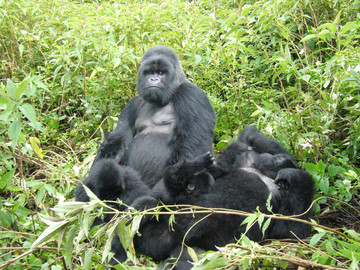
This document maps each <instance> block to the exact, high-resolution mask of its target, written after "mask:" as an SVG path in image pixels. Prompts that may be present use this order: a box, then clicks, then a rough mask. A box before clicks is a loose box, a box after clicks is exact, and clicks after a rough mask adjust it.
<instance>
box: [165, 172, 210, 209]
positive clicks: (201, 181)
mask: <svg viewBox="0 0 360 270" xmlns="http://www.w3.org/2000/svg"><path fill="white" fill-rule="evenodd" d="M185 174H186V173H185ZM214 184H215V180H214V177H213V176H212V175H211V174H210V173H208V172H202V173H199V174H194V175H187V176H186V177H181V173H180V178H178V177H175V176H174V177H166V179H165V186H166V189H167V192H169V194H170V196H171V198H172V200H173V203H186V204H195V203H196V201H197V199H198V198H199V197H200V196H202V195H203V194H206V193H208V192H209V191H210V189H211V187H212V186H213V185H214Z"/></svg>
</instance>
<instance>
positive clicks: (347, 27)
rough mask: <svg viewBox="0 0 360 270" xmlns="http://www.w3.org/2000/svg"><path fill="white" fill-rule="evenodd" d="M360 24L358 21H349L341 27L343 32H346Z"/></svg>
mask: <svg viewBox="0 0 360 270" xmlns="http://www.w3.org/2000/svg"><path fill="white" fill-rule="evenodd" d="M358 26H359V25H358V24H357V23H356V22H347V23H346V24H345V25H344V26H343V27H342V28H341V34H345V33H347V32H349V31H351V30H353V29H355V28H356V27H358Z"/></svg>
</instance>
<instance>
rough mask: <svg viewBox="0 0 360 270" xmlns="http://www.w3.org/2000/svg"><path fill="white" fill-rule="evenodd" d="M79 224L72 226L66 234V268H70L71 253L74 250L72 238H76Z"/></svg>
mask: <svg viewBox="0 0 360 270" xmlns="http://www.w3.org/2000/svg"><path fill="white" fill-rule="evenodd" d="M78 228H79V224H73V225H72V227H71V228H70V230H69V231H68V233H67V234H66V244H65V263H66V265H67V266H68V267H70V266H71V259H72V252H73V250H74V238H75V236H76V233H77V230H78Z"/></svg>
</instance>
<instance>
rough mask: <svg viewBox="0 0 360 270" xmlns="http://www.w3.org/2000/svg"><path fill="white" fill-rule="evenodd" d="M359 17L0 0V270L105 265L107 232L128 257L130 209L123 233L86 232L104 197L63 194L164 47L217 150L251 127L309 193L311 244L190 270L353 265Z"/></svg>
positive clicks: (250, 1) (330, 2) (345, 7)
mask: <svg viewBox="0 0 360 270" xmlns="http://www.w3.org/2000/svg"><path fill="white" fill-rule="evenodd" d="M359 10H360V1H359V0H352V1H349V0H345V1H337V0H320V1H318V0H306V1H300V0H258V1H255V0H241V1H240V0H238V1H235V0H231V1H230V0H229V1H215V0H214V1H205V0H198V1H194V2H188V1H180V0H171V1H160V0H157V1H156V0H154V1H136V0H131V1H100V0H99V1H96V0H94V1H91V0H90V1H69V0H64V1H59V0H46V1H45V0H37V1H35V0H29V1H25V0H0V61H1V65H0V121H1V122H0V147H1V157H0V192H1V193H0V196H1V200H0V206H1V212H0V228H1V229H0V242H1V248H0V268H4V267H7V268H9V269H30V268H33V269H38V268H40V269H82V268H84V269H89V268H91V269H93V268H95V269H103V267H104V266H103V265H102V264H101V262H102V261H104V260H105V257H106V256H107V255H108V252H109V241H108V239H109V237H110V238H111V236H112V235H113V234H114V233H115V231H117V232H118V233H120V234H121V235H123V238H124V239H125V240H126V241H127V243H128V247H131V241H130V240H131V235H133V234H134V233H135V232H136V228H137V227H136V226H137V225H136V224H138V221H139V219H140V218H141V215H139V213H128V215H132V216H133V217H134V219H135V221H136V222H134V223H133V225H131V226H130V227H126V225H125V222H124V219H118V220H117V223H116V224H114V223H113V224H110V225H107V226H105V227H103V228H102V229H99V228H91V229H90V226H89V224H90V222H91V220H92V219H93V218H94V216H95V215H98V214H99V213H95V212H93V211H92V210H93V209H95V207H97V206H103V203H102V202H99V201H97V200H96V198H94V200H93V201H92V202H91V203H89V204H86V205H84V204H77V203H74V202H72V201H73V197H74V194H73V190H74V187H75V185H76V184H77V183H78V181H80V180H81V179H82V178H83V177H84V175H86V173H87V172H88V169H89V167H90V165H91V162H92V159H93V158H94V155H95V153H96V148H97V146H98V143H99V142H100V141H101V135H102V133H103V131H105V132H106V131H109V130H112V129H113V127H114V125H115V123H116V117H117V116H118V115H119V113H120V111H121V108H123V107H124V105H125V104H126V103H127V102H128V100H129V99H130V98H132V97H133V96H135V95H136V93H135V82H136V71H137V68H138V66H139V61H140V57H141V56H142V54H143V52H144V51H145V50H146V49H147V48H149V47H150V46H152V45H156V44H165V45H168V46H170V47H172V48H173V49H174V50H175V51H176V52H177V53H178V55H179V56H180V58H181V61H182V65H183V67H184V70H185V71H186V73H187V75H188V77H189V78H190V79H191V80H192V81H193V82H194V83H196V84H197V85H199V86H200V87H201V88H202V89H204V90H205V91H206V92H207V94H208V96H209V97H210V100H211V102H212V104H213V106H214V108H215V110H216V113H217V127H216V138H215V142H214V147H215V150H216V151H218V150H221V149H223V148H224V147H225V145H226V144H227V143H229V142H230V141H231V140H232V139H233V138H234V137H236V135H237V134H238V132H239V131H241V130H242V128H243V127H244V126H245V125H249V124H256V125H257V126H258V127H259V128H260V129H261V130H263V131H264V132H266V133H268V134H269V135H270V136H273V137H275V138H277V139H278V140H279V141H281V142H282V143H283V144H284V145H285V146H286V147H287V148H288V149H289V150H290V151H291V152H292V153H293V154H294V155H295V157H296V158H297V159H298V160H299V161H300V163H301V164H303V165H304V167H305V168H306V170H307V171H308V172H309V173H311V174H312V175H313V177H314V180H315V182H316V188H317V196H316V199H317V200H316V201H315V203H314V210H315V213H316V216H315V217H314V226H313V228H314V230H313V235H312V237H311V239H308V240H305V241H299V242H297V243H289V242H286V241H273V242H271V243H265V244H263V245H261V246H260V245H259V244H257V243H253V242H251V241H249V240H248V239H246V237H244V238H242V239H241V240H239V241H238V242H237V243H234V244H232V245H228V246H227V247H223V248H220V250H219V251H218V252H208V253H207V254H206V255H205V257H204V258H202V259H201V260H200V261H198V263H197V266H196V269H214V268H215V267H219V268H221V267H224V266H226V265H227V266H229V267H231V268H236V267H237V266H241V267H243V268H259V267H261V268H264V267H267V268H268V269H272V268H274V267H277V268H295V267H296V266H301V267H316V268H331V269H336V268H337V269H348V268H350V269H359V266H358V265H359V261H360V235H359V232H360V218H359V216H360V215H359V213H360V204H359V199H360V197H359V190H360V180H359V178H360V177H359V176H360V170H359V168H360V155H359V150H358V149H359V146H360V117H359V116H360V105H359V104H360V91H359V89H360V47H359V41H360V15H359ZM104 211H106V210H104ZM157 211H159V212H157V213H159V214H161V211H162V210H161V209H158V210H157ZM263 218H264V217H262V216H261V213H255V214H254V215H253V216H252V218H250V219H248V221H249V222H250V223H254V222H258V223H260V224H261V222H260V220H263ZM318 224H320V225H323V226H319V225H318ZM115 225H119V226H115ZM331 228H337V229H331ZM40 235H41V236H40ZM53 236H55V237H53ZM84 239H87V241H83V240H84ZM104 239H105V242H104ZM34 243H35V245H34ZM104 243H106V244H105V245H104ZM31 247H33V248H31ZM130 249H131V248H130ZM186 252H190V253H191V254H193V252H192V250H191V249H188V250H187V251H186ZM193 255H194V254H193ZM194 257H195V256H194ZM194 260H195V261H196V260H197V259H196V258H194ZM134 261H135V258H134ZM135 263H137V265H138V266H144V265H146V266H148V267H153V266H155V264H154V263H153V262H151V260H149V259H147V258H142V260H141V261H135ZM130 265H131V264H130ZM128 267H129V268H131V267H134V268H136V266H128Z"/></svg>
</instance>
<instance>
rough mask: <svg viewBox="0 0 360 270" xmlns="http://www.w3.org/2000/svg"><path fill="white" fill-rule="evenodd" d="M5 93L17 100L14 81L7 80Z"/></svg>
mask: <svg viewBox="0 0 360 270" xmlns="http://www.w3.org/2000/svg"><path fill="white" fill-rule="evenodd" d="M5 91H6V93H7V94H8V95H9V96H10V97H12V98H15V91H16V85H15V84H14V83H13V82H12V80H10V79H7V80H6V88H5Z"/></svg>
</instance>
